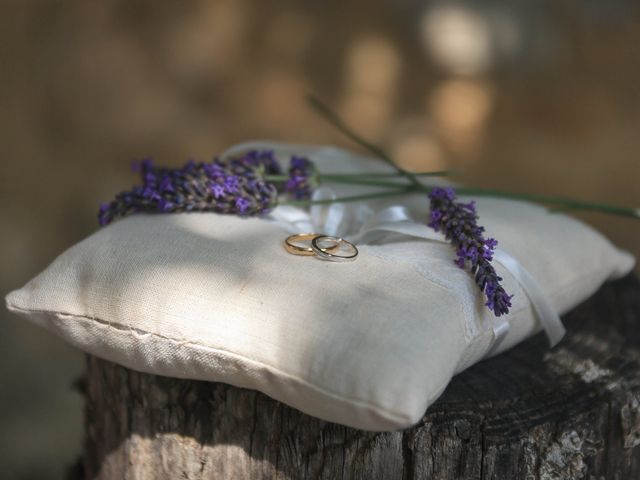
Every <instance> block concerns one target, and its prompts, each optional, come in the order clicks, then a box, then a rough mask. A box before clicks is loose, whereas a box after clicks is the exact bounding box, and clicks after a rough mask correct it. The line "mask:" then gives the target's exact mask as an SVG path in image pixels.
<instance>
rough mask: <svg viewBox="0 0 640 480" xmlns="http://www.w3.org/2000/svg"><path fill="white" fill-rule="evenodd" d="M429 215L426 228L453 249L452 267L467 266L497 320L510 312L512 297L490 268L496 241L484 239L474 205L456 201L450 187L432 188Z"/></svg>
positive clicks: (494, 271) (473, 203) (482, 228)
mask: <svg viewBox="0 0 640 480" xmlns="http://www.w3.org/2000/svg"><path fill="white" fill-rule="evenodd" d="M429 199H430V200H431V213H430V221H429V223H428V225H429V226H430V227H431V228H433V229H434V230H435V231H436V232H439V231H442V232H443V233H444V235H445V238H446V239H447V240H449V241H450V242H451V244H452V245H453V246H454V247H455V248H456V257H457V258H456V259H455V260H454V262H455V264H456V265H458V266H459V267H460V268H465V267H466V266H467V265H469V269H470V271H471V273H472V275H473V278H474V280H475V282H476V284H477V285H478V287H479V288H480V291H482V292H483V293H484V294H485V296H486V298H487V302H486V303H485V305H486V306H487V307H488V308H489V309H490V310H492V311H493V313H494V314H495V316H496V317H499V316H501V315H504V314H507V313H509V307H511V298H512V297H513V295H508V294H507V292H505V290H504V288H502V285H501V284H500V281H501V280H502V278H501V277H500V276H498V274H497V273H496V270H495V269H494V268H493V265H491V260H492V259H493V251H494V250H495V248H496V245H497V244H498V242H497V241H496V240H495V239H493V238H487V239H485V238H484V235H483V233H484V227H481V226H479V225H478V223H477V220H478V214H477V212H476V207H475V202H473V201H472V202H469V203H462V202H456V201H455V199H456V193H455V191H454V190H453V189H452V188H451V187H447V188H439V187H438V188H434V189H433V190H432V191H431V193H430V194H429Z"/></svg>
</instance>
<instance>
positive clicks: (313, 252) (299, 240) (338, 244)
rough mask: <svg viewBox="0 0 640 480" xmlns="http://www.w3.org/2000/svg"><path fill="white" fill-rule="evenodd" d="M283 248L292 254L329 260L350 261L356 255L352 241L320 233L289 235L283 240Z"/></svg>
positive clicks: (356, 251) (356, 250)
mask: <svg viewBox="0 0 640 480" xmlns="http://www.w3.org/2000/svg"><path fill="white" fill-rule="evenodd" d="M307 245H309V246H307ZM284 248H285V250H287V252H289V253H291V254H293V255H303V256H308V257H311V256H316V257H319V258H321V259H323V260H329V261H331V262H352V261H354V260H355V259H356V257H357V256H358V249H357V248H356V246H355V245H354V244H353V243H351V242H348V241H347V240H345V239H344V238H340V237H334V236H332V235H322V234H320V233H297V234H295V235H291V236H289V237H287V239H286V240H285V241H284Z"/></svg>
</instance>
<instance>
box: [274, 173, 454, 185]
mask: <svg viewBox="0 0 640 480" xmlns="http://www.w3.org/2000/svg"><path fill="white" fill-rule="evenodd" d="M453 174H454V173H453V172H452V171H451V170H436V171H433V172H418V173H413V174H412V175H415V176H416V177H446V176H449V175H453ZM318 178H319V180H320V181H322V180H326V181H336V182H343V181H344V182H346V181H348V180H351V179H377V178H383V179H384V178H388V179H400V178H406V177H405V176H404V175H403V174H400V173H327V174H320V175H318ZM264 179H265V180H266V181H267V182H286V181H287V180H289V176H288V175H265V177H264Z"/></svg>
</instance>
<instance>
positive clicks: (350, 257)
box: [311, 235, 358, 262]
mask: <svg viewBox="0 0 640 480" xmlns="http://www.w3.org/2000/svg"><path fill="white" fill-rule="evenodd" d="M327 240H328V241H330V242H332V243H335V244H336V247H337V246H341V245H346V246H347V249H348V250H349V251H350V252H349V253H347V254H346V255H336V254H334V253H332V252H333V251H334V250H335V248H334V249H333V250H332V251H329V249H328V248H323V247H322V246H321V245H320V242H322V241H327ZM311 250H313V253H315V254H316V255H317V256H319V257H320V258H323V259H324V260H329V261H331V262H353V261H354V260H355V259H356V257H357V256H358V249H357V248H356V246H355V245H354V244H353V243H351V242H348V241H346V240H345V239H344V238H339V237H334V236H332V235H316V236H315V237H313V238H312V239H311Z"/></svg>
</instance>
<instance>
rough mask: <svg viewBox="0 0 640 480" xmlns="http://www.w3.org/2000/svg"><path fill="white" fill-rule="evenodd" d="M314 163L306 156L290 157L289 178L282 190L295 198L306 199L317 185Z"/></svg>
mask: <svg viewBox="0 0 640 480" xmlns="http://www.w3.org/2000/svg"><path fill="white" fill-rule="evenodd" d="M317 177H318V175H317V171H316V169H315V165H314V164H313V163H312V162H311V160H309V159H308V158H304V157H296V156H295V155H294V156H292V157H291V166H290V167H289V179H288V180H287V182H286V183H285V185H284V191H285V192H287V193H289V194H290V195H291V196H292V197H293V198H295V199H296V200H308V199H309V198H311V195H312V194H313V191H314V189H315V188H316V186H317V185H318V179H317Z"/></svg>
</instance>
